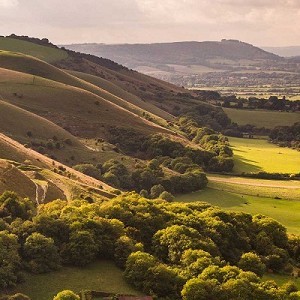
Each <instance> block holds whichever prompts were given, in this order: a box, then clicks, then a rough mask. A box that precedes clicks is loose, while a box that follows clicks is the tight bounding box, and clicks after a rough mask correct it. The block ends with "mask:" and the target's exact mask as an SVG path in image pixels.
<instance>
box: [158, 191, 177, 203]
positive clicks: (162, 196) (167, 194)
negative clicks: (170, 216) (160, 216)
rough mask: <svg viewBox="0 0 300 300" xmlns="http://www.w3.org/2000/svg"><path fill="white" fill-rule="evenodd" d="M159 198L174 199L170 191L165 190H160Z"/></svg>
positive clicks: (169, 200)
mask: <svg viewBox="0 0 300 300" xmlns="http://www.w3.org/2000/svg"><path fill="white" fill-rule="evenodd" d="M159 198H160V199H163V200H166V201H168V202H172V201H173V200H174V196H173V195H172V194H171V193H169V192H167V191H164V192H162V193H161V194H160V195H159Z"/></svg>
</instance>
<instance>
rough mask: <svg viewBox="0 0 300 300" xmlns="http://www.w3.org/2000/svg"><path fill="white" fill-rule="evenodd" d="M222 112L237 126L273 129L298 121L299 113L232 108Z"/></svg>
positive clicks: (299, 118)
mask: <svg viewBox="0 0 300 300" xmlns="http://www.w3.org/2000/svg"><path fill="white" fill-rule="evenodd" d="M224 111H225V113H226V114H227V115H228V117H229V118H230V119H231V120H232V121H233V122H235V123H237V124H238V125H246V124H251V125H255V126H257V127H265V128H274V127H276V126H290V125H292V124H294V123H296V122H299V121H300V113H291V112H279V111H263V110H241V109H233V108H224Z"/></svg>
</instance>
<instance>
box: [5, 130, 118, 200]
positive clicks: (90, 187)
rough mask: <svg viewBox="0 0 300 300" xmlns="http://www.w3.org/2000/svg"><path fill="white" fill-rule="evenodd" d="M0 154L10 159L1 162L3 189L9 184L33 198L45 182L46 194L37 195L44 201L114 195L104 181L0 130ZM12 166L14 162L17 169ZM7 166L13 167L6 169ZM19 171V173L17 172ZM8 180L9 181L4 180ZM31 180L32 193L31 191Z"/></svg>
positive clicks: (97, 198) (99, 197)
mask: <svg viewBox="0 0 300 300" xmlns="http://www.w3.org/2000/svg"><path fill="white" fill-rule="evenodd" d="M0 157H1V158H2V159H4V160H9V163H7V162H2V165H4V167H3V168H2V169H3V170H4V171H3V172H2V173H1V174H0V182H2V188H3V190H5V189H7V188H9V189H10V190H14V191H16V192H19V191H20V192H21V193H23V194H24V195H26V196H27V197H30V198H31V199H33V194H34V199H36V196H37V193H40V189H43V187H45V186H46V187H47V189H46V192H45V195H39V196H38V197H39V199H40V200H41V199H42V200H43V201H51V200H55V199H57V198H61V199H64V198H65V199H67V200H71V199H76V198H78V197H88V196H90V197H92V198H93V199H95V200H101V199H103V200H105V199H109V198H112V197H113V195H112V193H111V192H112V191H113V188H112V187H110V186H109V185H107V184H106V183H104V182H102V181H100V180H97V179H95V178H92V177H89V176H87V175H84V174H82V173H80V172H78V171H75V170H74V169H72V168H69V167H68V166H66V165H64V164H61V163H59V162H57V161H55V160H53V159H51V158H49V157H46V156H44V155H42V154H41V153H38V152H36V151H34V150H32V149H28V148H25V147H24V146H23V145H21V144H20V143H18V142H16V141H15V140H13V139H11V138H9V137H8V136H6V135H4V134H2V133H0ZM0 162H1V161H0ZM14 166H17V167H18V170H16V169H15V168H14ZM7 170H12V171H9V172H7ZM20 171H22V173H19V172H20ZM10 174H14V175H13V176H12V179H13V180H11V179H9V178H10V177H7V176H8V175H10ZM24 176H25V177H24ZM8 181H11V182H9V183H6V182H8ZM30 181H31V182H30ZM33 184H34V185H35V193H33ZM37 189H38V190H39V191H37ZM0 190H1V185H0Z"/></svg>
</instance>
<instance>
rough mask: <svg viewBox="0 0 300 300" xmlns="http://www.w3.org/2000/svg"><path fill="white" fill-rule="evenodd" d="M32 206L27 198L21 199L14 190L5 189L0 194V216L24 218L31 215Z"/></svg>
mask: <svg viewBox="0 0 300 300" xmlns="http://www.w3.org/2000/svg"><path fill="white" fill-rule="evenodd" d="M33 212H34V206H33V204H32V202H31V201H30V200H29V199H21V198H19V197H18V195H17V194H16V193H15V192H9V191H6V192H4V193H3V194H2V195H1V196H0V216H1V217H2V218H3V217H4V218H5V217H6V218H7V217H10V218H11V219H16V218H21V219H23V220H26V219H28V218H30V217H32V215H33Z"/></svg>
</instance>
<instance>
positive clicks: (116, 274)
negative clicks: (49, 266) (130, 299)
mask: <svg viewBox="0 0 300 300" xmlns="http://www.w3.org/2000/svg"><path fill="white" fill-rule="evenodd" d="M66 289H69V290H73V291H74V292H77V293H78V292H80V291H81V290H98V291H103V292H108V293H120V294H130V295H141V294H140V293H139V292H137V291H136V290H134V289H133V288H132V287H131V286H130V285H129V284H127V283H126V281H125V280H124V278H123V275H122V271H121V270H120V269H119V268H117V267H116V266H115V265H114V263H113V262H110V261H105V260H103V261H98V262H95V263H92V264H90V265H89V266H88V267H86V268H75V267H64V268H62V269H61V270H59V271H56V272H52V273H48V274H39V275H32V274H27V276H26V281H25V283H22V284H20V285H18V286H17V288H16V289H14V291H13V293H16V292H19V293H24V294H26V295H28V296H29V297H30V298H31V299H32V300H49V299H53V297H54V296H55V295H56V294H57V293H58V292H60V291H62V290H66Z"/></svg>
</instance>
